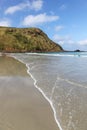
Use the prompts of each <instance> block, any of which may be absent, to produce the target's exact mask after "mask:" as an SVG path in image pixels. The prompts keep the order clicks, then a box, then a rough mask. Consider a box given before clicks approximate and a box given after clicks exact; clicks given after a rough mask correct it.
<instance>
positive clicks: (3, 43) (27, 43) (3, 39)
mask: <svg viewBox="0 0 87 130" xmlns="http://www.w3.org/2000/svg"><path fill="white" fill-rule="evenodd" d="M57 51H63V49H62V47H61V46H60V45H58V44H56V43H54V42H53V41H52V40H50V39H49V38H48V36H47V35H46V34H45V33H44V32H43V31H42V30H40V29H38V28H9V27H0V52H57Z"/></svg>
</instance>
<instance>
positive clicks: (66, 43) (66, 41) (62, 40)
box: [53, 34, 87, 50]
mask: <svg viewBox="0 0 87 130" xmlns="http://www.w3.org/2000/svg"><path fill="white" fill-rule="evenodd" d="M53 40H54V41H55V42H56V43H59V44H60V45H61V46H62V47H63V48H64V49H65V50H67V48H68V50H76V49H80V50H87V49H86V46H87V39H84V40H80V41H75V40H73V39H72V38H71V37H70V36H69V35H66V36H60V35H57V34H55V35H54V36H53Z"/></svg>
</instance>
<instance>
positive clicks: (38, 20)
mask: <svg viewBox="0 0 87 130" xmlns="http://www.w3.org/2000/svg"><path fill="white" fill-rule="evenodd" d="M58 19H59V16H55V15H47V14H46V13H43V14H38V15H28V16H27V17H25V18H24V20H23V23H22V24H23V25H24V26H35V25H40V24H43V23H46V22H52V21H56V20H58Z"/></svg>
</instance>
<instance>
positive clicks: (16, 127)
mask: <svg viewBox="0 0 87 130" xmlns="http://www.w3.org/2000/svg"><path fill="white" fill-rule="evenodd" d="M26 70H27V68H26V66H25V65H24V64H22V63H20V62H19V61H17V60H15V59H13V58H10V57H5V56H3V57H0V130H59V129H58V127H57V124H56V122H55V120H54V116H53V111H52V109H51V107H50V105H49V103H48V102H47V101H46V99H45V98H44V97H43V96H42V94H41V93H40V92H39V91H38V90H37V89H36V88H35V87H34V85H33V80H32V79H31V77H30V76H29V75H28V74H27V73H26Z"/></svg>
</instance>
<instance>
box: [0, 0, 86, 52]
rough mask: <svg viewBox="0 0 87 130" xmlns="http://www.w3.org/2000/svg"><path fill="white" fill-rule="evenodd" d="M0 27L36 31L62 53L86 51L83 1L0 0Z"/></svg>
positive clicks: (84, 3)
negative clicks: (45, 35) (46, 36)
mask: <svg viewBox="0 0 87 130" xmlns="http://www.w3.org/2000/svg"><path fill="white" fill-rule="evenodd" d="M0 26H11V27H38V28H40V29H42V30H43V31H44V32H45V33H46V34H47V35H48V36H49V38H51V39H52V40H53V41H55V42H57V43H59V44H60V45H61V46H62V47H63V48H64V49H65V50H75V49H80V50H87V0H0Z"/></svg>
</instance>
